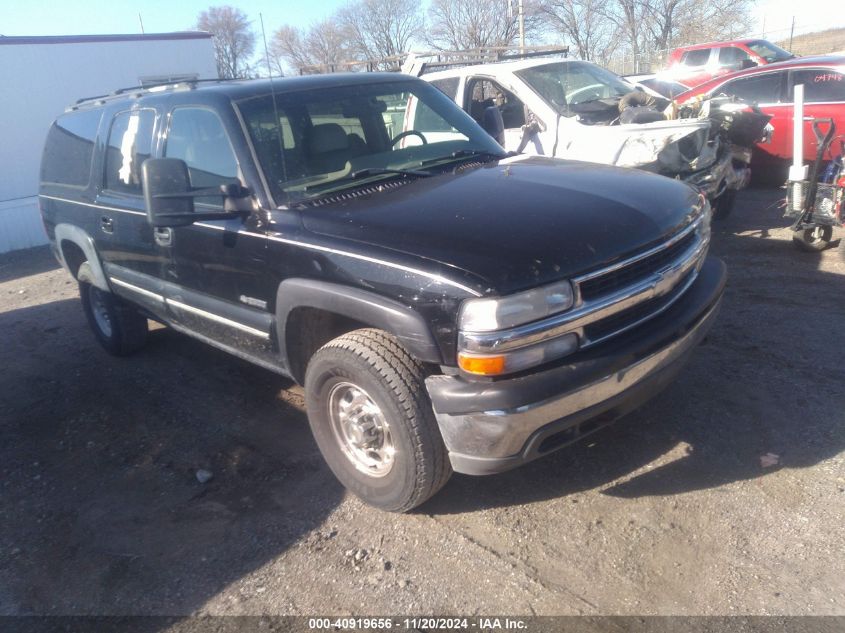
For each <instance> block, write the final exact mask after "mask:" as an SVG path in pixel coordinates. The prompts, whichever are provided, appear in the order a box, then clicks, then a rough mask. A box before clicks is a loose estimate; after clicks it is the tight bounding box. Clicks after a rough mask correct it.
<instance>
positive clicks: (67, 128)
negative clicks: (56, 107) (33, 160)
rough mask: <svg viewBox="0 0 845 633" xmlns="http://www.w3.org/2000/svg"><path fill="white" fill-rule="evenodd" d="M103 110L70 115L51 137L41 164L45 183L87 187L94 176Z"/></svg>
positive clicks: (59, 122)
mask: <svg viewBox="0 0 845 633" xmlns="http://www.w3.org/2000/svg"><path fill="white" fill-rule="evenodd" d="M102 114H103V113H102V110H82V111H79V112H70V113H68V114H65V115H63V116H61V117H59V118H58V120H57V121H56V122H55V123H54V124H53V127H51V128H50V131H49V132H48V133H47V142H46V144H45V146H44V156H43V158H42V162H41V180H42V182H51V183H56V184H60V185H70V186H72V187H85V186H87V185H88V180H89V177H90V175H91V157H92V156H93V153H94V139H95V138H96V137H97V128H98V127H99V126H100V118H101V116H102Z"/></svg>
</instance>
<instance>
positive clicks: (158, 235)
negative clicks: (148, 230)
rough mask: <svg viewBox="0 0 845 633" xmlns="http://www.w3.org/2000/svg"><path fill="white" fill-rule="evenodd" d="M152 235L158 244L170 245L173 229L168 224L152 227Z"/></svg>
mask: <svg viewBox="0 0 845 633" xmlns="http://www.w3.org/2000/svg"><path fill="white" fill-rule="evenodd" d="M153 235H154V236H155V241H156V244H158V245H159V246H170V245H171V244H172V243H173V229H171V228H170V227H168V226H165V227H156V228H155V229H153Z"/></svg>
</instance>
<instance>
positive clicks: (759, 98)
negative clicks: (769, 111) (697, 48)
mask: <svg viewBox="0 0 845 633" xmlns="http://www.w3.org/2000/svg"><path fill="white" fill-rule="evenodd" d="M782 78H783V75H782V74H781V73H766V74H765V75H754V76H753V77H743V78H742V79H735V80H734V81H729V82H728V83H726V84H725V85H724V86H722V87H721V88H718V89H717V90H716V91H715V94H726V95H728V96H731V97H736V98H737V99H742V100H743V101H747V102H748V103H777V102H778V101H780V85H781V80H782Z"/></svg>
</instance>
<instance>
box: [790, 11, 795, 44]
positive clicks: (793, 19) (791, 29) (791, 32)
mask: <svg viewBox="0 0 845 633" xmlns="http://www.w3.org/2000/svg"><path fill="white" fill-rule="evenodd" d="M794 33H795V16H794V15H793V16H792V27H791V28H790V29H789V52H790V53H791V52H792V35H793V34H794Z"/></svg>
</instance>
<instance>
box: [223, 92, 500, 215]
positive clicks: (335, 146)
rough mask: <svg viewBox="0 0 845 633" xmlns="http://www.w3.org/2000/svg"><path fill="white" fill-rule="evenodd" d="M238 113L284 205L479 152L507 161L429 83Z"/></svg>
mask: <svg viewBox="0 0 845 633" xmlns="http://www.w3.org/2000/svg"><path fill="white" fill-rule="evenodd" d="M274 99H275V104H274ZM237 107H238V109H239V110H240V112H241V115H242V117H243V120H244V122H245V124H246V129H247V131H248V132H249V136H250V140H251V141H252V143H253V145H254V146H255V148H256V155H257V156H258V160H259V163H260V165H261V169H262V171H263V172H264V175H265V178H266V180H267V183H268V185H269V187H270V190H271V193H272V194H273V197H274V198H275V199H276V200H277V201H281V200H290V201H294V202H296V201H299V200H303V199H307V198H311V197H314V196H318V195H322V194H324V193H327V192H329V191H334V190H337V189H341V188H348V187H351V186H358V185H360V184H362V183H365V182H370V181H377V180H381V179H384V178H386V177H395V174H394V173H392V172H391V171H390V170H397V169H405V170H407V169H411V170H420V169H422V170H429V169H432V168H436V166H437V165H440V164H446V163H448V162H450V161H455V160H457V159H458V158H459V157H460V156H465V155H467V154H468V153H472V152H480V153H491V154H502V153H503V150H502V148H501V147H499V146H498V145H497V144H496V143H495V141H493V140H492V139H491V138H490V137H489V136H488V135H487V134H486V133H485V132H484V131H483V130H482V129H481V128H479V127H478V126H477V125H475V124H474V123H473V122H472V120H471V119H470V118H469V117H468V116H467V115H466V113H464V112H463V111H462V110H461V109H460V108H459V107H458V106H457V105H456V104H455V103H454V102H453V101H451V100H450V99H449V98H448V97H446V95H444V94H443V93H442V92H440V91H439V90H438V89H437V88H435V87H434V86H431V85H430V84H427V83H425V82H423V81H414V82H410V81H398V82H384V83H371V84H370V83H367V84H359V85H339V86H332V87H330V88H317V89H312V90H303V91H297V92H287V93H277V94H276V95H275V96H274V95H272V94H264V95H257V96H254V97H250V98H247V99H244V100H242V101H240V102H239V103H238V104H237ZM385 170H387V172H385Z"/></svg>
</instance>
